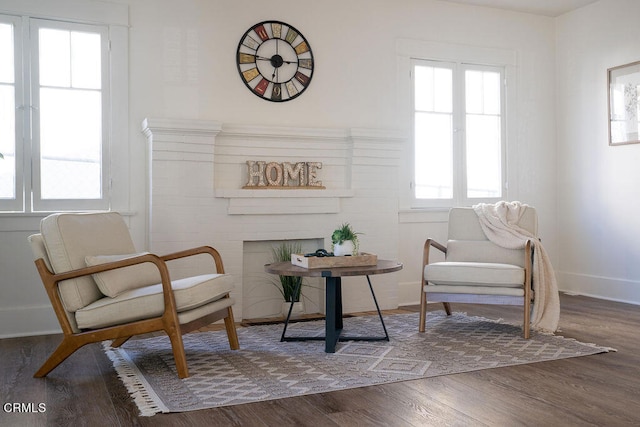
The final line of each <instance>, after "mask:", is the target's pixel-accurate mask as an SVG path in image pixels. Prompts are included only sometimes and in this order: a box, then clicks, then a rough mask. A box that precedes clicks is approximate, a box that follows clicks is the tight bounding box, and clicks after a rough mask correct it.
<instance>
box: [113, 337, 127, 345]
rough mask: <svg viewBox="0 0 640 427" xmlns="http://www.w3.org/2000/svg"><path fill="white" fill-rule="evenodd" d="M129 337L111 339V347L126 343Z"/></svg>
mask: <svg viewBox="0 0 640 427" xmlns="http://www.w3.org/2000/svg"><path fill="white" fill-rule="evenodd" d="M129 338H131V337H121V338H116V339H115V340H113V341H112V342H111V347H113V348H118V347H120V346H121V345H122V344H124V343H126V342H127V341H129Z"/></svg>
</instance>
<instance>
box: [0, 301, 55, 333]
mask: <svg viewBox="0 0 640 427" xmlns="http://www.w3.org/2000/svg"><path fill="white" fill-rule="evenodd" d="M59 333H62V330H61V329H60V325H59V323H58V319H57V318H56V315H55V313H54V312H53V308H51V306H50V305H40V306H29V307H15V308H13V307H12V308H3V309H0V338H12V337H27V336H33V335H49V334H59Z"/></svg>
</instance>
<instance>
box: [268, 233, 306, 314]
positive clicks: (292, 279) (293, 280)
mask: <svg viewBox="0 0 640 427" xmlns="http://www.w3.org/2000/svg"><path fill="white" fill-rule="evenodd" d="M300 253H302V245H301V244H300V243H298V242H283V243H282V244H280V245H279V246H277V247H273V248H271V255H272V260H273V262H280V261H291V254H300ZM278 278H279V282H278V284H279V285H280V286H278V290H279V291H280V293H281V294H282V297H283V298H284V303H283V304H282V314H283V315H285V316H286V314H287V313H288V312H289V307H290V306H291V302H292V301H293V302H294V306H293V310H292V314H294V315H296V314H302V313H304V304H303V302H302V300H301V298H300V297H301V293H302V292H301V291H302V277H300V276H278ZM296 289H297V292H296Z"/></svg>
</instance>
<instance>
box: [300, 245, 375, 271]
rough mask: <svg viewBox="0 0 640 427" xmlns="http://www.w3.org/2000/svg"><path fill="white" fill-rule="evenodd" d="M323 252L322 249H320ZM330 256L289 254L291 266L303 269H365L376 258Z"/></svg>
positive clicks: (368, 255)
mask: <svg viewBox="0 0 640 427" xmlns="http://www.w3.org/2000/svg"><path fill="white" fill-rule="evenodd" d="M322 250H323V251H324V249H322ZM324 252H326V253H327V254H330V255H323V256H317V255H314V256H309V255H310V254H304V255H303V254H291V264H293V265H297V266H298V267H304V268H310V269H311V268H336V267H365V266H369V265H376V264H377V263H378V256H377V255H375V254H367V253H359V254H358V255H351V256H334V255H333V254H332V253H331V252H327V251H324Z"/></svg>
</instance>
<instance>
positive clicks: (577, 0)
mask: <svg viewBox="0 0 640 427" xmlns="http://www.w3.org/2000/svg"><path fill="white" fill-rule="evenodd" d="M443 1H449V2H452V3H463V4H472V5H476V6H485V7H493V8H497V9H506V10H513V11H516V12H525V13H533V14H536V15H545V16H553V17H555V16H560V15H562V14H564V13H567V12H570V11H572V10H575V9H578V8H581V7H583V6H586V5H588V4H591V3H595V2H597V1H598V0H443Z"/></svg>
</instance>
